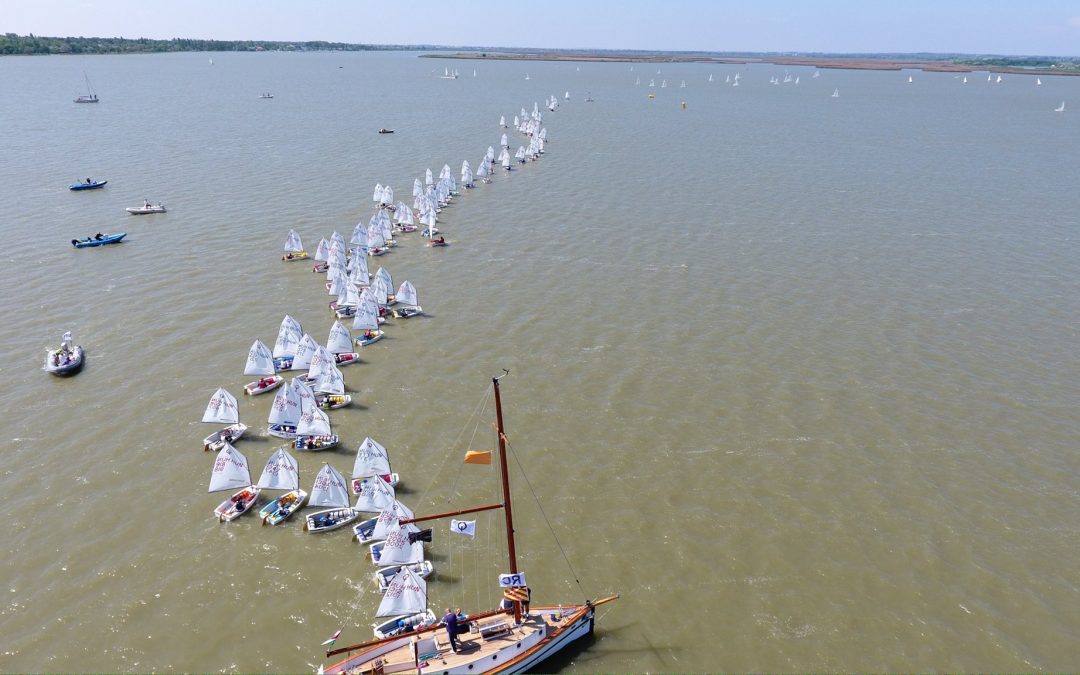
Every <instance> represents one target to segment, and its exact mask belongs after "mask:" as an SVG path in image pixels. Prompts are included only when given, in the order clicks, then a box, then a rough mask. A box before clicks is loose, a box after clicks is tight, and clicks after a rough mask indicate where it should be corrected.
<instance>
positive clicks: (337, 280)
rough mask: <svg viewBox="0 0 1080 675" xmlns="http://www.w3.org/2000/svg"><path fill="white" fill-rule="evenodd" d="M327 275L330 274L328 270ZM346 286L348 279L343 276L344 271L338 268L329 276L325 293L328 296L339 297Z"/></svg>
mask: <svg viewBox="0 0 1080 675" xmlns="http://www.w3.org/2000/svg"><path fill="white" fill-rule="evenodd" d="M327 274H330V270H327ZM348 284H349V277H348V276H346V275H345V270H344V269H342V268H340V267H338V268H335V269H334V271H333V274H330V287H329V288H327V289H326V292H327V293H328V294H329V295H341V294H342V293H343V292H344V291H345V286H347V285H348Z"/></svg>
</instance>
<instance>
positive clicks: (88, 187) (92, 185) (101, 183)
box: [68, 101, 109, 192]
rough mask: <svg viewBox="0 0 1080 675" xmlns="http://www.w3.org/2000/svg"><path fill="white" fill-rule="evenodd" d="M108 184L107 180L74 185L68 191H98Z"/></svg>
mask: <svg viewBox="0 0 1080 675" xmlns="http://www.w3.org/2000/svg"><path fill="white" fill-rule="evenodd" d="M93 102H94V103H97V101H93ZM87 103H90V101H87ZM108 182H109V181H107V180H99V181H94V182H93V183H72V184H71V185H69V186H68V189H69V190H73V191H75V192H79V191H80V190H97V189H100V188H103V187H105V184H106V183H108Z"/></svg>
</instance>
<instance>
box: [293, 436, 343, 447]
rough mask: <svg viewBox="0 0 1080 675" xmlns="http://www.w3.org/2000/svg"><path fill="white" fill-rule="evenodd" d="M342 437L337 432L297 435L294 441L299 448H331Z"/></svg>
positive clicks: (294, 444) (294, 445)
mask: <svg viewBox="0 0 1080 675" xmlns="http://www.w3.org/2000/svg"><path fill="white" fill-rule="evenodd" d="M340 441H341V439H340V438H339V437H338V435H337V434H321V435H319V436H306V435H305V436H297V437H296V439H295V440H294V441H293V442H292V446H293V448H295V449H297V450H329V449H330V448H332V447H334V446H335V445H337V444H338V443H339V442H340Z"/></svg>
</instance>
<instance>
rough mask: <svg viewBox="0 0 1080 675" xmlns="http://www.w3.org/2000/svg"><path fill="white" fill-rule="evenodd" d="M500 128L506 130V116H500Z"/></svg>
mask: <svg viewBox="0 0 1080 675" xmlns="http://www.w3.org/2000/svg"><path fill="white" fill-rule="evenodd" d="M499 126H500V127H503V128H504V129H505V128H506V116H505V115H499Z"/></svg>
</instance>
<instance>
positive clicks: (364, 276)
mask: <svg viewBox="0 0 1080 675" xmlns="http://www.w3.org/2000/svg"><path fill="white" fill-rule="evenodd" d="M352 260H353V265H354V267H353V270H352V273H351V274H350V275H349V278H350V279H351V280H352V282H353V283H354V284H356V285H357V286H367V285H368V283H370V281H371V280H370V279H369V278H368V266H367V256H365V255H355V256H353V258H352Z"/></svg>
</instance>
